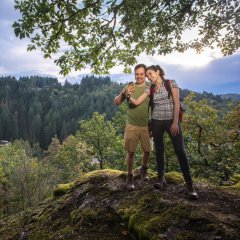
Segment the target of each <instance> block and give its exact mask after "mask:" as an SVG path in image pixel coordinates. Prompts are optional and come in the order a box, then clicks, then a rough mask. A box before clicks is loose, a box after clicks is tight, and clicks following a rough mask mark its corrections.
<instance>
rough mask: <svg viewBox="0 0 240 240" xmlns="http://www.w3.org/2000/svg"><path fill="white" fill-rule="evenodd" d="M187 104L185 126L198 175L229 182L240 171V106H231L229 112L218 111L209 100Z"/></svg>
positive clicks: (190, 101) (189, 150) (193, 163)
mask: <svg viewBox="0 0 240 240" xmlns="http://www.w3.org/2000/svg"><path fill="white" fill-rule="evenodd" d="M193 98H194V94H191V95H189V96H188V97H187V98H186V99H185V102H186V103H187V105H188V112H187V114H186V115H185V117H184V123H183V127H184V130H185V131H186V133H185V143H186V146H187V150H188V154H189V157H190V160H191V164H192V168H193V171H194V172H195V174H196V175H198V176H201V177H205V178H208V179H209V178H210V179H211V180H213V181H220V180H228V179H229V178H230V176H232V175H233V174H234V173H236V172H238V171H239V170H240V165H239V156H240V155H239V140H240V138H239V130H240V126H239V120H240V119H239V116H240V108H239V104H238V105H234V106H229V110H228V112H227V113H225V116H224V118H223V119H221V115H222V114H223V113H221V112H219V111H216V110H215V109H214V108H212V107H211V106H209V105H208V103H207V101H206V100H201V101H199V102H196V101H193Z"/></svg>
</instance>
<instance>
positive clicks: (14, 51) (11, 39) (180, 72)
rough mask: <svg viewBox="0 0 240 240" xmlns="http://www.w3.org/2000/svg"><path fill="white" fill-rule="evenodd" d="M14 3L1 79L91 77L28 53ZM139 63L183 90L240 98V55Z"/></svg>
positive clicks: (4, 33)
mask: <svg viewBox="0 0 240 240" xmlns="http://www.w3.org/2000/svg"><path fill="white" fill-rule="evenodd" d="M13 6H14V0H1V1H0V53H1V54H0V76H9V75H11V76H15V77H19V76H31V75H39V76H46V75H47V76H53V77H57V78H58V79H59V81H64V80H65V79H68V80H70V81H76V82H80V79H81V76H82V74H88V73H89V74H91V73H90V72H89V70H88V69H85V70H82V71H81V72H71V73H70V74H69V75H68V76H66V77H63V76H60V75H59V71H60V69H59V68H58V67H57V66H55V65H54V63H53V60H50V59H44V58H43V57H42V55H43V54H42V53H41V52H40V51H33V52H27V50H26V49H27V45H28V43H29V40H27V39H23V40H20V39H18V38H16V37H15V35H14V32H13V29H12V24H13V22H14V21H15V20H17V19H18V18H20V15H19V13H18V12H16V11H15V10H14V7H13ZM138 61H139V63H145V64H146V65H152V64H159V65H161V66H162V67H163V69H164V70H165V72H166V75H167V77H168V78H171V79H175V80H176V81H177V82H178V84H179V86H180V87H181V88H186V89H190V90H194V91H197V92H203V91H207V92H212V93H214V94H222V93H238V94H240V51H239V52H237V53H235V54H234V55H232V56H228V57H222V56H221V54H220V53H219V50H217V49H215V50H211V51H210V50H206V51H205V52H204V53H202V54H201V55H197V54H196V53H195V52H194V51H188V52H186V53H184V54H179V53H173V54H171V55H168V56H154V57H151V56H145V55H141V56H140V57H139V59H138ZM111 73H112V74H113V75H110V77H111V78H112V79H113V80H116V81H121V80H123V81H125V82H126V81H129V80H130V79H131V78H133V75H123V74H122V68H121V67H120V68H119V67H118V68H114V69H112V70H111Z"/></svg>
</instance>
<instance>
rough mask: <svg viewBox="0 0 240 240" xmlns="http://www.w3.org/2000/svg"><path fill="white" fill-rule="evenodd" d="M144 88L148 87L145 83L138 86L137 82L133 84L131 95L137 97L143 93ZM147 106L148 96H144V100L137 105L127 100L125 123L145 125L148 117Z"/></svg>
mask: <svg viewBox="0 0 240 240" xmlns="http://www.w3.org/2000/svg"><path fill="white" fill-rule="evenodd" d="M146 88H148V86H147V85H146V86H143V87H138V85H137V84H134V93H133V94H132V97H133V98H135V99H137V98H138V97H140V96H141V95H142V94H143V92H144V90H145V89H146ZM148 107H149V97H146V98H145V100H144V101H143V102H142V103H141V104H139V105H138V106H135V105H133V104H132V103H130V102H129V103H128V111H127V124H131V125H133V126H138V127H147V126H148V119H149V113H148Z"/></svg>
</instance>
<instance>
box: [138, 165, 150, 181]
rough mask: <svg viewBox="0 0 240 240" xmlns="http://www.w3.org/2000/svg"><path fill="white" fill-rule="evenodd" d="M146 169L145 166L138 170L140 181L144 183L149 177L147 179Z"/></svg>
mask: <svg viewBox="0 0 240 240" xmlns="http://www.w3.org/2000/svg"><path fill="white" fill-rule="evenodd" d="M147 169H148V168H147V167H146V166H141V167H140V168H139V173H140V175H141V179H142V180H143V181H144V182H147V181H148V180H149V177H148V174H147Z"/></svg>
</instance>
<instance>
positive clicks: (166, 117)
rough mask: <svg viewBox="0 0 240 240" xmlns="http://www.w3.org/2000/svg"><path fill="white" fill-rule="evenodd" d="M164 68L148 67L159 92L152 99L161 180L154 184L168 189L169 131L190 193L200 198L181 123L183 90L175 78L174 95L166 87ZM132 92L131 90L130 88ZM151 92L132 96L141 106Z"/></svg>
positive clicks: (172, 85) (154, 136)
mask: <svg viewBox="0 0 240 240" xmlns="http://www.w3.org/2000/svg"><path fill="white" fill-rule="evenodd" d="M164 75H165V73H164V71H163V69H162V68H161V67H160V66H158V65H156V66H155V65H152V66H150V67H148V68H147V69H146V76H147V78H148V79H149V80H150V81H151V83H152V84H154V86H155V93H154V96H153V98H152V113H151V118H152V119H151V129H152V136H153V140H154V144H155V149H156V162H157V172H158V179H157V182H156V183H155V184H154V187H155V188H158V189H161V190H162V189H164V188H165V187H166V180H165V178H164V142H163V135H164V132H167V133H168V135H169V136H170V138H171V141H172V144H173V148H174V150H175V153H176V155H177V157H178V161H179V164H180V168H181V171H182V173H183V177H184V180H185V182H186V186H187V194H188V196H189V197H190V198H192V199H197V198H198V194H197V192H196V190H195V189H194V187H193V182H192V177H191V173H190V167H189V162H188V159H187V156H186V153H185V150H184V141H183V135H182V130H181V125H180V122H179V107H180V103H179V89H178V85H177V83H176V82H175V81H174V80H171V81H170V87H171V94H170V95H169V92H168V91H167V89H166V84H165V83H166V81H168V80H166V79H165V78H164ZM129 92H131V91H130V89H129ZM149 95H150V91H148V92H145V93H143V94H142V95H141V96H140V97H139V98H138V99H134V98H133V97H131V95H129V97H128V99H129V101H131V102H132V103H133V104H134V105H139V104H140V103H141V102H142V101H144V99H145V98H146V97H147V96H149Z"/></svg>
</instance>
